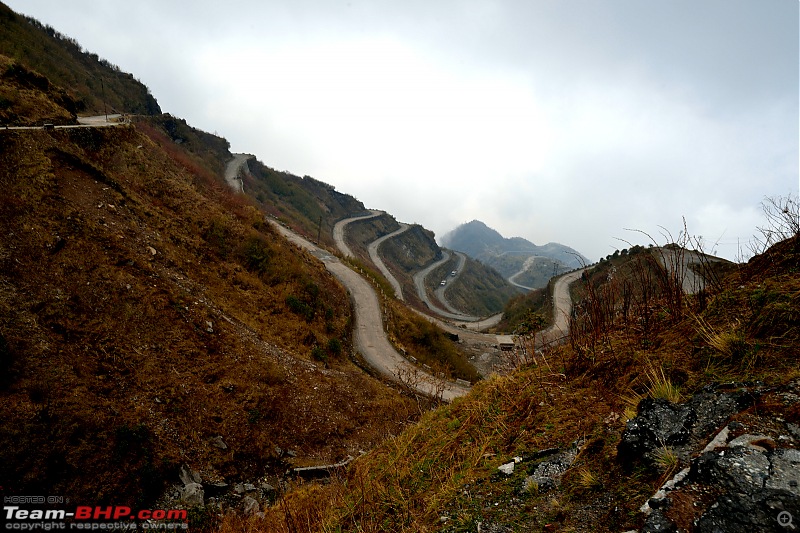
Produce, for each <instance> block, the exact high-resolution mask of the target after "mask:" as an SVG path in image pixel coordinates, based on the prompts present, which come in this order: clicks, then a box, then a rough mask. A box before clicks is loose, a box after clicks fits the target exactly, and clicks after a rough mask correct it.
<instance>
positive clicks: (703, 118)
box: [8, 0, 800, 259]
mask: <svg viewBox="0 0 800 533" xmlns="http://www.w3.org/2000/svg"><path fill="white" fill-rule="evenodd" d="M8 4H9V5H10V6H11V7H12V9H15V10H17V11H21V12H23V13H25V14H29V15H31V16H34V17H36V18H38V19H39V20H41V21H42V22H44V23H47V24H50V25H52V26H54V27H56V28H57V29H59V30H60V31H62V32H63V33H66V34H67V35H70V36H72V37H74V38H76V39H77V40H78V41H79V42H80V43H81V44H83V45H84V47H86V48H88V49H90V50H92V51H94V52H96V53H98V54H99V55H100V56H102V57H105V58H107V59H108V60H110V61H111V62H113V63H116V64H118V65H119V66H120V67H121V68H122V69H123V70H127V71H131V72H133V73H134V75H136V76H137V77H138V78H139V79H141V80H142V81H143V82H144V83H145V84H147V85H148V86H149V87H150V88H151V90H152V92H153V94H154V95H155V96H156V97H157V98H158V100H159V102H160V104H161V106H162V108H163V109H164V110H165V111H167V112H170V113H172V114H174V115H178V116H181V117H184V118H186V119H187V120H188V121H189V122H190V123H192V124H193V125H195V126H197V127H200V128H203V129H206V130H208V131H212V132H214V131H216V132H218V133H219V134H221V135H224V136H225V137H226V138H228V139H229V140H230V141H231V144H232V149H233V150H234V151H243V152H249V153H253V154H255V155H256V156H257V157H258V158H259V159H261V160H262V161H264V162H265V163H266V164H268V165H270V166H272V167H275V168H278V169H281V170H288V171H291V172H294V173H296V174H300V175H303V174H308V175H312V176H314V177H316V178H318V179H321V180H324V181H327V182H329V183H331V184H333V185H335V186H336V187H337V189H338V190H340V191H343V192H347V193H350V194H353V195H354V196H356V197H358V198H359V199H360V200H362V201H364V202H365V203H366V204H367V205H368V206H369V207H373V208H380V209H385V210H387V211H389V212H390V213H392V214H394V215H395V216H397V217H398V218H399V219H400V220H402V221H406V222H417V223H420V224H423V225H424V226H426V227H428V228H430V229H432V230H433V231H434V232H436V234H437V235H443V234H444V233H446V232H447V231H449V230H450V229H452V228H453V227H455V226H456V225H458V224H460V223H463V222H466V221H469V220H472V219H480V220H483V221H484V222H486V223H487V224H488V225H489V226H491V227H493V228H496V229H497V230H498V231H500V232H501V233H503V234H504V235H507V236H513V235H518V236H522V237H525V238H527V239H529V240H531V241H533V242H535V243H537V244H544V243H546V242H549V241H558V242H562V243H564V244H566V245H569V246H572V247H574V248H576V249H578V250H580V251H581V252H582V253H584V254H585V255H588V256H589V257H591V258H593V259H596V258H598V257H599V256H603V255H606V254H608V253H611V252H612V251H613V249H615V248H620V247H623V246H624V243H622V242H621V241H619V240H618V239H617V237H621V238H623V239H628V238H630V239H631V240H634V241H637V239H638V240H639V242H641V239H639V238H638V237H639V236H638V235H631V233H630V232H627V231H626V230H625V229H624V228H637V229H641V230H645V231H648V232H650V233H651V234H654V235H657V234H658V232H659V225H661V226H664V227H667V228H669V229H670V231H673V232H678V231H680V230H681V229H682V227H683V226H682V224H683V222H682V217H685V218H686V221H687V224H688V226H689V231H690V232H692V233H695V234H700V235H703V237H704V240H706V241H707V242H709V243H710V244H712V243H717V242H718V243H719V244H718V245H717V251H718V253H720V254H723V255H725V256H726V257H729V258H735V257H736V256H737V254H738V248H737V247H738V246H740V245H741V243H742V242H746V241H747V240H748V239H749V238H750V236H751V235H752V234H753V232H754V230H755V226H756V225H758V224H759V223H760V215H759V209H758V205H759V202H760V201H761V200H762V198H763V197H764V196H765V195H785V194H788V193H790V192H794V193H797V190H798V145H800V138H799V136H798V115H800V113H799V112H798V64H800V60H799V58H798V42H799V41H800V36H799V33H798V4H797V2H796V1H794V0H775V1H771V2H760V1H757V0H703V1H701V2H697V1H689V0H675V1H670V2H641V1H635V0H606V1H596V0H567V1H563V2H550V1H543V0H542V1H534V2H528V1H513V0H507V1H491V0H469V1H466V2H454V1H445V2H422V1H411V2H403V3H398V2H390V1H360V0H353V1H350V2H328V1H325V2H323V1H315V0H301V1H298V2H291V3H276V2H268V3H263V2H254V1H253V2H249V1H232V2H225V3H220V2H216V1H213V2H212V1H200V2H195V3H193V4H191V7H189V6H188V5H184V4H179V3H175V2H156V1H155V0H142V1H140V2H137V3H130V2H127V3H123V2H120V1H110V2H101V3H98V2H94V1H89V0H75V1H72V2H69V3H66V2H57V1H54V0H50V1H47V0H24V1H22V0H12V1H10V2H8Z"/></svg>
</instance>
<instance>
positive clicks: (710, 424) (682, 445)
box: [618, 381, 800, 533]
mask: <svg viewBox="0 0 800 533" xmlns="http://www.w3.org/2000/svg"><path fill="white" fill-rule="evenodd" d="M731 388H733V389H735V390H733V391H732V390H731ZM799 391H800V381H795V382H792V383H790V384H789V385H787V386H785V387H780V388H776V389H768V388H766V387H764V386H763V385H755V386H735V387H707V388H706V389H704V390H703V391H702V392H701V393H699V394H697V395H695V396H694V397H692V398H691V399H690V400H689V401H687V402H686V403H684V404H681V405H675V404H670V403H669V402H665V401H663V400H647V401H643V402H642V403H641V404H640V406H639V415H638V416H637V417H636V418H635V419H634V420H631V421H630V422H629V423H628V425H627V428H626V430H625V433H624V434H623V437H622V441H621V442H620V445H619V448H618V456H619V459H620V460H621V461H623V462H625V463H629V464H633V463H636V462H638V461H642V460H644V461H652V460H653V455H652V453H653V452H654V451H655V450H657V449H658V448H662V447H668V448H670V449H671V450H673V451H674V452H676V454H677V455H678V457H679V458H680V462H681V465H683V466H685V468H683V470H681V471H680V472H679V473H678V474H677V475H676V476H675V477H674V478H673V479H672V480H670V481H669V482H667V483H666V484H665V485H664V486H663V487H662V489H661V490H660V491H658V492H657V493H656V494H655V495H654V496H653V497H652V498H651V499H650V500H649V501H648V502H647V503H646V504H645V505H644V506H642V512H644V513H645V514H646V515H647V519H646V521H645V524H644V527H643V529H642V533H652V532H665V531H666V532H673V531H674V532H677V531H699V532H704V533H706V532H707V533H717V532H726V533H739V532H741V533H753V532H755V531H759V532H760V531H782V532H785V531H795V530H797V529H798V528H800V525H798V524H796V523H794V522H796V521H797V520H800V450H798V447H800V439H798V436H797V435H796V434H795V432H794V431H793V429H794V427H796V424H797V419H798V418H800V395H798V394H797V393H798V392H799Z"/></svg>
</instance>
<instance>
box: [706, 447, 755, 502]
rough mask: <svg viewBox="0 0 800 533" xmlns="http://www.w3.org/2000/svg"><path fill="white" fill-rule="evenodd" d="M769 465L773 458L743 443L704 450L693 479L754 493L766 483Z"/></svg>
mask: <svg viewBox="0 0 800 533" xmlns="http://www.w3.org/2000/svg"><path fill="white" fill-rule="evenodd" d="M769 469H770V464H769V460H768V459H767V457H766V456H765V455H764V454H763V453H761V452H758V451H756V450H752V449H750V448H745V447H742V446H739V447H736V448H729V449H727V450H722V451H719V452H706V453H704V454H703V455H701V456H700V457H698V458H697V461H695V463H694V465H692V469H691V471H690V476H691V478H692V480H696V481H700V482H703V483H707V484H710V485H714V486H721V487H725V488H726V489H728V490H733V491H737V492H743V493H747V494H752V493H753V492H754V491H755V490H756V489H761V488H762V487H763V486H764V482H765V481H766V479H767V478H768V477H769Z"/></svg>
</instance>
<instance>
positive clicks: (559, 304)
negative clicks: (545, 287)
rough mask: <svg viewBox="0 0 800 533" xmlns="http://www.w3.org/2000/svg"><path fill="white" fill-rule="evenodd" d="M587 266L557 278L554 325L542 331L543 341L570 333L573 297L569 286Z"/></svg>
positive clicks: (554, 296) (554, 339) (549, 341)
mask: <svg viewBox="0 0 800 533" xmlns="http://www.w3.org/2000/svg"><path fill="white" fill-rule="evenodd" d="M585 270H586V269H585V268H582V269H580V270H575V271H573V272H568V273H566V274H564V275H563V276H561V277H560V278H558V279H557V280H556V283H555V286H554V287H553V325H552V326H550V327H549V328H547V329H546V330H544V331H542V333H541V339H542V342H543V343H546V344H547V343H551V342H553V341H557V340H559V339H562V338H564V337H566V336H567V335H568V334H569V317H570V315H571V314H572V298H571V297H570V295H569V286H570V285H572V282H574V281H575V280H577V279H578V278H580V277H581V274H583V272H584V271H585Z"/></svg>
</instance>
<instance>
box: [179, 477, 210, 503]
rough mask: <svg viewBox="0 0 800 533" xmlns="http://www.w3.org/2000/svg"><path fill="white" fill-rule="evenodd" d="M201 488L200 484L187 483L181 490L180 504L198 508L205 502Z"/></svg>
mask: <svg viewBox="0 0 800 533" xmlns="http://www.w3.org/2000/svg"><path fill="white" fill-rule="evenodd" d="M204 497H205V495H204V494H203V486H202V485H201V484H200V483H189V484H187V485H186V486H184V487H183V489H182V490H181V502H182V503H183V504H184V505H185V506H187V507H199V506H201V505H203V503H204V502H205V499H204Z"/></svg>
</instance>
